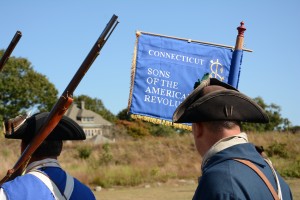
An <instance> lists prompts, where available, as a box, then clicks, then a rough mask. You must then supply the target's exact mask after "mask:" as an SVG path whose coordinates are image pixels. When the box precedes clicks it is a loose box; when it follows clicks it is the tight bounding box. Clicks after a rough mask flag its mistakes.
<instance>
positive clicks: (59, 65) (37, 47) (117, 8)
mask: <svg viewBox="0 0 300 200" xmlns="http://www.w3.org/2000/svg"><path fill="white" fill-rule="evenodd" d="M299 9H300V1H298V0H286V1H274V0H264V1H261V0H251V1H241V0H240V1H236V0H229V1H224V0H211V1H203V0H202V1H201V0H184V1H179V0H172V1H171V0H152V1H135V0H126V1H121V0H120V1H117V0H110V1H101V0H87V1H82V0H81V1H80V0H77V1H71V0H63V1H58V0H51V1H45V0H39V1H38V0H26V1H17V0H10V1H1V3H0V17H1V23H0V28H1V29H0V49H4V48H7V46H8V44H9V43H10V41H11V39H12V37H13V36H14V34H15V32H16V31H17V30H20V31H21V32H22V34H23V36H22V38H21V40H20V41H19V43H18V45H17V47H16V48H15V50H14V51H13V53H12V56H15V57H24V58H27V59H28V60H29V61H30V62H31V64H32V66H33V68H34V70H35V71H37V72H39V73H42V74H44V75H45V76H46V77H47V78H48V79H49V81H50V82H52V83H53V84H54V85H55V87H56V88H57V89H58V91H59V93H60V94H61V93H62V92H63V91H64V89H65V87H66V86H67V84H68V83H69V81H70V80H71V78H72V77H73V75H74V74H75V72H76V71H77V69H78V68H79V66H80V65H81V63H82V61H83V60H84V58H85V57H86V55H87V54H88V52H89V51H90V49H91V47H92V46H93V45H94V43H95V41H96V39H97V38H98V37H99V35H100V34H101V32H102V30H103V29H104V27H105V25H106V24H107V23H108V21H109V20H110V18H111V17H112V15H113V14H115V15H117V16H118V17H119V22H120V23H119V24H118V26H117V27H116V29H115V31H114V32H113V33H112V35H111V37H110V38H109V40H108V41H107V43H106V44H105V46H104V48H103V49H102V51H101V54H100V55H99V56H98V58H97V59H96V61H95V62H94V64H93V65H92V66H91V68H90V70H89V71H88V72H87V74H86V76H85V77H84V78H83V79H82V81H81V83H80V85H79V86H78V87H77V89H76V90H75V92H74V95H81V94H84V95H88V96H90V97H92V98H98V99H101V100H102V102H103V103H104V106H105V107H106V108H107V109H109V110H110V111H111V112H113V113H114V114H117V113H118V112H119V111H121V110H123V109H124V108H126V107H127V103H128V98H129V88H130V70H131V62H132V57H133V49H134V45H135V39H136V37H135V32H136V31H137V30H140V31H144V32H151V33H157V34H162V35H169V36H175V37H181V38H190V39H192V40H199V41H206V42H212V43H219V44H225V45H230V46H234V45H235V40H236V35H237V30H236V28H237V27H238V26H239V25H240V22H241V21H244V22H245V26H246V28H247V30H246V32H245V48H247V49H251V50H253V52H252V53H248V52H245V53H244V56H243V63H242V70H241V75H240V82H239V90H240V91H241V92H243V93H245V94H247V95H248V96H250V97H251V98H254V97H258V96H259V97H262V98H263V100H264V101H265V103H267V104H268V105H269V104H271V103H274V104H276V105H279V106H280V107H281V114H282V117H284V118H288V119H289V120H290V121H291V122H292V124H293V125H300V108H299V104H300V100H299V99H300V90H299V88H298V87H299V85H300V84H299V80H300V61H299V58H300V50H299V47H300V37H299V36H300V22H299V20H300V12H299Z"/></svg>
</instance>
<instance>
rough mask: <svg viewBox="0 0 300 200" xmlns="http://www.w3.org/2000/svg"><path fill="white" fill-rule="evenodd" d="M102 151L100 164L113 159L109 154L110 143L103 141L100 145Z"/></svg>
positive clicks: (106, 163)
mask: <svg viewBox="0 0 300 200" xmlns="http://www.w3.org/2000/svg"><path fill="white" fill-rule="evenodd" d="M102 150H103V151H102V153H101V157H100V165H108V164H109V163H110V162H111V161H112V160H113V155H112V154H111V150H110V144H109V143H105V144H103V146H102Z"/></svg>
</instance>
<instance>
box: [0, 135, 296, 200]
mask: <svg viewBox="0 0 300 200" xmlns="http://www.w3.org/2000/svg"><path fill="white" fill-rule="evenodd" d="M248 136H249V140H250V141H251V142H253V143H255V144H256V145H260V146H264V148H265V149H268V148H270V147H271V146H272V145H274V144H284V145H283V146H279V147H281V149H279V150H280V151H282V152H283V153H286V154H287V157H280V156H277V155H275V156H273V157H271V159H272V162H273V164H274V165H275V167H276V168H277V170H279V171H280V172H282V173H284V175H289V174H291V171H293V170H294V171H300V169H299V168H300V167H299V166H298V165H296V164H297V163H300V146H299V142H300V135H299V134H298V135H293V134H283V133H273V132H272V133H249V134H248ZM0 145H1V147H2V148H1V150H0V162H1V165H0V175H1V176H4V175H5V173H6V171H7V170H8V169H9V168H12V166H13V165H14V163H15V162H16V161H17V159H18V156H19V155H20V154H19V141H17V140H5V139H4V138H0ZM80 149H86V150H90V151H88V152H90V154H89V156H88V157H86V158H85V159H84V158H82V157H80V154H79V152H80ZM59 161H60V163H61V165H62V167H63V168H64V169H66V170H67V171H68V172H69V173H71V174H72V175H73V176H75V177H77V178H78V179H79V180H81V181H82V182H83V183H85V184H88V185H90V186H91V187H94V186H96V185H101V186H102V187H106V188H115V187H116V186H118V187H119V186H122V187H123V186H125V187H126V188H128V187H130V188H132V187H137V186H142V185H145V184H151V185H155V184H157V183H162V184H167V183H169V182H170V181H171V180H181V179H185V180H192V181H194V182H195V183H196V180H197V177H198V176H199V175H200V163H201V158H200V156H199V155H198V153H197V151H196V149H195V146H194V142H193V138H192V136H191V135H185V136H174V137H169V138H163V137H147V138H144V139H141V140H134V141H133V140H119V141H117V142H116V143H112V144H108V145H107V146H106V149H105V148H104V145H92V144H90V143H88V142H72V143H65V144H64V150H63V153H62V155H61V157H60V158H59ZM292 167H294V168H292ZM285 178H286V179H288V178H287V177H285ZM294 180H296V181H294ZM298 180H299V179H288V181H289V183H290V184H291V187H292V189H293V190H294V191H293V193H296V195H298V197H299V193H300V189H299V187H300V186H299V185H300V184H299V181H298ZM297 183H298V184H297ZM166 187H167V186H166ZM187 187H188V186H187ZM189 187H191V188H195V187H196V185H192V186H189ZM159 188H160V187H158V188H157V189H158V190H159V191H160V190H161V189H159ZM153 189H154V188H153ZM165 189H166V190H170V188H168V187H167V188H165ZM150 190H151V189H150ZM188 190H189V192H190V190H193V189H188ZM107 191H110V190H107ZM108 193H109V192H108ZM121 193H122V192H120V195H121ZM192 193H193V192H192ZM191 195H192V194H190V193H188V194H187V196H188V197H187V198H186V199H190V198H191ZM104 199H105V198H104ZM117 199H121V198H117ZM124 199H126V198H124ZM132 199H134V198H132ZM135 199H142V198H135ZM144 199H147V198H144ZM157 199H158V198H157ZM182 199H185V198H182Z"/></svg>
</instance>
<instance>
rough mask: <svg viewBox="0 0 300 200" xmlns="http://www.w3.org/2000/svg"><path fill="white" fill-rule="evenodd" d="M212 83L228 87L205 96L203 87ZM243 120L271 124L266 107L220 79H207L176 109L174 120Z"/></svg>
mask: <svg viewBox="0 0 300 200" xmlns="http://www.w3.org/2000/svg"><path fill="white" fill-rule="evenodd" d="M209 85H218V86H222V87H224V90H217V91H214V92H211V93H209V94H206V95H204V96H203V94H202V90H203V88H205V87H207V86H209ZM221 120H223V121H241V122H255V123H268V122H269V118H268V116H267V115H266V113H265V112H264V110H263V109H262V108H261V107H260V106H259V105H258V104H257V103H256V102H254V101H253V100H252V99H251V98H249V97H247V96H246V95H244V94H242V93H240V92H239V91H238V90H237V89H235V88H233V87H232V86H230V85H228V84H226V83H223V82H221V81H219V80H217V79H213V78H211V79H207V80H205V81H203V83H201V84H200V85H199V86H198V87H197V88H196V89H195V90H194V91H193V92H192V93H191V94H190V95H189V96H188V97H187V98H186V99H185V100H184V101H183V102H182V103H181V104H180V105H179V106H178V107H177V109H176V110H175V112H174V114H173V122H174V123H196V122H204V121H221Z"/></svg>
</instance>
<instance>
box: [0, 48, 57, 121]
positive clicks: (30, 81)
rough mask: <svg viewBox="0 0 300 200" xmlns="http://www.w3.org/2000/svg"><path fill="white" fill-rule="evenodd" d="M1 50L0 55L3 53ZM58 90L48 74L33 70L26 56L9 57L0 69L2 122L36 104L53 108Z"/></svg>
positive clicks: (0, 119)
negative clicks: (0, 69) (47, 76)
mask: <svg viewBox="0 0 300 200" xmlns="http://www.w3.org/2000/svg"><path fill="white" fill-rule="evenodd" d="M3 52H4V51H3V50H1V51H0V57H1V56H2V55H3ZM57 94H58V91H57V90H56V88H55V86H54V85H53V84H52V83H50V82H49V80H48V79H47V78H46V76H44V75H42V74H40V73H38V72H36V71H34V69H33V67H32V66H31V63H30V62H29V61H28V60H27V59H25V58H15V57H11V58H9V60H8V62H7V63H6V65H5V66H4V68H3V70H2V72H0V102H1V103H0V121H2V120H3V118H12V117H15V116H17V115H18V114H21V113H23V112H25V110H26V109H29V108H32V107H36V108H37V109H38V110H39V111H41V112H42V111H50V109H51V108H52V106H53V105H54V104H55V102H56V100H57Z"/></svg>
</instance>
